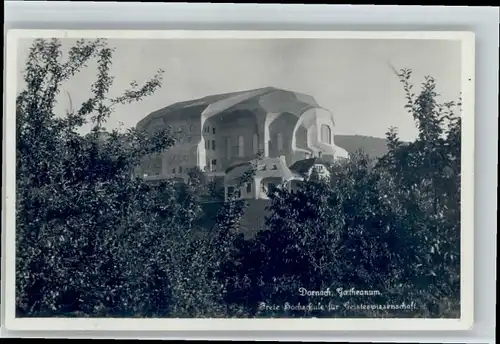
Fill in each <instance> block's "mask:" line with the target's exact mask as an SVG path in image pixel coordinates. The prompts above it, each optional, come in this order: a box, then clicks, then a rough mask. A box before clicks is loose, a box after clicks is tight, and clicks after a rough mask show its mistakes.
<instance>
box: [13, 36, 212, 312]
mask: <svg viewBox="0 0 500 344" xmlns="http://www.w3.org/2000/svg"><path fill="white" fill-rule="evenodd" d="M112 52H113V50H112V49H111V48H109V47H108V46H107V45H106V43H105V42H104V41H101V40H97V41H93V42H85V41H79V42H78V43H77V44H76V45H75V46H74V47H72V48H71V49H70V50H69V53H68V54H67V59H66V60H65V61H63V53H62V49H61V42H60V41H59V40H56V39H54V40H50V41H45V40H36V41H35V42H34V44H33V46H32V48H31V50H30V54H29V57H28V62H27V65H26V70H25V73H24V76H25V82H26V89H25V90H24V91H23V92H21V93H20V95H19V96H18V99H17V166H16V168H17V228H16V244H17V255H16V266H17V269H16V273H17V276H16V277H17V283H16V287H17V295H16V301H17V309H18V313H19V314H20V315H25V316H40V315H44V314H56V315H57V314H61V315H68V314H75V315H78V314H80V315H82V314H83V315H92V316H99V315H103V314H107V315H115V316H118V315H121V316H127V315H128V316H152V315H192V314H203V312H206V311H211V312H215V310H214V308H211V307H210V305H208V304H209V303H210V302H211V301H210V300H211V298H212V294H211V292H210V291H207V288H209V287H210V286H211V284H210V283H206V281H205V280H204V278H205V276H206V275H207V274H206V273H203V271H204V270H205V269H206V266H205V260H206V257H205V256H204V255H203V254H204V253H205V252H204V251H203V245H204V244H205V243H206V242H208V238H206V237H204V236H203V235H201V234H199V233H198V232H199V230H198V229H197V228H195V227H194V226H193V219H194V218H196V216H197V215H198V213H199V204H198V200H197V198H196V197H197V196H196V194H195V193H194V192H193V190H194V189H195V188H196V180H195V178H191V179H190V183H188V185H186V186H185V187H184V188H183V190H181V191H182V192H180V191H179V190H178V189H177V188H175V187H174V185H172V184H168V183H163V184H161V185H156V186H155V185H149V184H146V183H145V182H144V181H142V180H140V179H136V178H134V177H133V171H134V169H135V167H136V166H137V165H138V164H139V162H140V161H141V159H142V158H143V157H144V156H148V155H152V154H157V153H159V152H161V151H163V150H164V149H168V148H169V147H171V146H172V145H173V144H174V140H173V139H172V138H171V136H170V133H169V132H168V131H160V132H157V133H156V134H155V135H153V136H149V135H147V134H146V133H143V132H139V131H137V130H135V129H129V130H128V131H127V132H125V133H119V132H118V131H112V132H110V133H107V132H105V131H104V124H105V122H106V119H107V118H108V117H109V116H110V114H111V113H112V112H113V109H114V106H115V105H116V104H119V103H121V104H127V103H130V102H133V101H140V100H141V99H142V98H143V97H145V96H148V95H150V94H152V93H153V92H154V91H155V90H156V89H158V88H159V87H160V86H161V81H162V79H161V75H162V74H161V73H162V72H161V71H159V73H158V74H157V75H155V76H154V77H153V78H152V79H151V80H149V81H147V82H146V83H145V84H144V85H142V86H139V85H138V84H137V82H132V83H131V87H130V89H128V90H125V92H124V93H123V95H122V96H120V97H117V98H110V97H109V96H108V93H109V92H108V91H109V89H110V87H111V85H112V82H113V78H112V77H111V76H110V74H109V71H110V66H111V62H112ZM92 59H96V60H97V62H98V73H97V78H96V81H95V83H94V84H93V85H92V87H91V91H92V97H90V98H89V99H88V100H87V101H86V102H84V103H83V104H82V105H81V107H80V108H79V109H78V110H77V111H70V112H69V113H67V114H66V116H59V117H58V116H57V115H56V114H55V113H54V105H55V103H56V101H57V95H58V94H59V92H60V89H61V85H62V84H63V83H64V81H66V80H68V79H69V78H71V77H72V76H73V75H74V74H75V73H77V72H78V71H80V69H82V68H83V67H84V66H86V65H87V63H88V62H89V61H90V60H92ZM86 123H90V124H92V131H91V132H90V133H89V134H88V135H85V136H82V135H80V134H79V133H78V129H79V128H80V127H81V126H82V125H83V124H86ZM199 293H201V294H203V295H202V296H200V295H198V294H199ZM200 307H202V309H201V310H200V309H199V308H200ZM211 314H212V313H211Z"/></svg>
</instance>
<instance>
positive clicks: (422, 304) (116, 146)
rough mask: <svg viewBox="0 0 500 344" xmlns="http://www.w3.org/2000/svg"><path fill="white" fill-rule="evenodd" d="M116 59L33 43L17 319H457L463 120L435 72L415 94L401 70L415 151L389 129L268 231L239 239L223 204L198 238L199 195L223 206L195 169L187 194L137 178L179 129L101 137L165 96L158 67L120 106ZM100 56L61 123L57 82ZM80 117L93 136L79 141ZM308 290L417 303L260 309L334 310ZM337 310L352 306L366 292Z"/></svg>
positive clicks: (283, 201) (22, 130) (285, 209)
mask: <svg viewBox="0 0 500 344" xmlns="http://www.w3.org/2000/svg"><path fill="white" fill-rule="evenodd" d="M111 56H112V49H110V48H108V47H107V46H106V44H105V43H104V42H102V41H96V42H90V43H88V42H83V41H82V42H78V44H77V45H76V46H75V47H73V48H72V49H71V50H70V53H69V55H68V58H67V60H66V61H65V62H63V61H62V56H61V47H60V43H59V42H58V41H57V40H52V41H43V40H38V41H36V42H35V43H34V45H33V47H32V49H31V53H30V56H29V59H28V63H27V65H26V72H25V81H26V89H25V91H23V92H22V93H21V94H20V95H19V97H18V100H17V104H18V110H17V230H16V242H17V256H16V264H17V265H16V273H17V276H16V278H17V281H16V287H17V295H16V296H17V297H16V303H17V309H18V314H19V316H44V315H52V316H53V315H61V316H139V317H147V316H169V317H207V316H208V317H221V316H292V317H293V316H304V315H309V316H317V317H322V316H323V317H324V316H329V317H336V316H351V317H352V316H354V317H356V316H398V315H399V316H413V317H415V316H419V317H424V316H432V317H438V316H441V317H442V316H447V317H457V316H458V315H459V305H460V304H459V299H460V298H459V295H460V288H459V285H460V283H459V282H460V278H459V277H460V264H459V261H460V255H459V253H460V120H459V117H457V116H455V115H454V114H453V113H452V111H453V109H454V108H455V104H453V103H448V104H444V105H443V106H441V105H440V104H438V103H436V98H437V96H438V95H437V94H436V93H435V84H434V80H433V79H432V78H427V79H426V81H425V82H424V83H423V85H422V89H421V91H420V93H419V94H418V95H414V94H412V92H411V89H412V85H411V84H410V82H409V79H410V75H411V71H409V70H403V71H402V72H401V74H400V78H401V81H402V83H403V86H404V89H405V90H406V92H407V97H408V112H409V114H410V115H412V116H413V117H414V119H415V121H416V124H417V127H418V129H419V136H418V138H417V139H416V140H415V141H414V142H411V143H403V142H400V140H399V139H398V136H397V133H396V131H395V130H394V129H391V130H390V131H389V133H388V135H387V142H388V149H389V151H388V153H387V154H386V155H385V156H383V157H382V158H381V159H380V160H378V161H372V160H371V159H370V158H368V157H367V156H366V155H364V154H363V153H362V152H360V153H359V154H354V155H353V156H352V157H351V158H350V159H348V160H347V161H343V162H339V163H336V164H335V165H333V166H332V167H331V171H330V172H331V178H330V179H329V180H324V179H320V178H318V177H317V176H315V175H313V176H312V177H311V179H310V180H308V181H306V182H305V183H303V184H302V185H301V187H300V188H299V189H298V190H295V191H293V192H290V191H287V190H284V189H282V190H277V191H276V192H275V193H274V194H272V195H270V197H271V201H270V214H271V215H270V216H269V218H268V219H267V223H266V227H267V228H266V230H264V231H261V232H259V233H258V234H257V235H256V236H255V237H254V238H252V239H250V240H244V239H243V238H242V236H241V235H238V226H239V219H240V218H241V216H242V214H243V212H244V211H245V204H244V202H242V201H239V200H233V201H231V202H227V203H225V204H224V206H223V207H222V209H221V211H220V213H219V216H218V217H217V221H216V224H215V226H214V228H212V230H207V229H206V228H203V229H202V228H199V226H198V224H199V223H200V217H201V216H203V214H202V212H201V208H200V199H199V198H200V197H201V192H200V190H202V189H203V190H204V189H207V190H208V192H213V193H214V195H215V193H217V195H215V196H217V197H221V196H222V195H220V186H217V185H215V184H210V183H208V182H207V181H206V180H204V177H203V174H202V173H200V171H198V170H193V171H191V172H190V174H189V177H190V178H189V181H188V182H187V183H186V184H185V185H183V186H182V187H181V188H176V187H174V186H173V185H172V184H169V183H161V184H158V185H151V184H147V183H145V182H144V181H142V180H140V179H135V178H133V177H132V171H133V170H134V168H135V167H136V166H137V164H138V162H139V161H140V159H141V158H143V157H144V156H146V155H148V154H154V153H157V152H159V151H161V150H163V149H168V148H169V147H170V146H172V145H173V144H174V141H173V140H172V139H171V138H170V137H171V136H170V135H169V132H168V131H164V132H159V133H157V134H156V136H154V137H149V136H147V135H145V134H144V133H141V132H138V131H136V130H133V129H131V130H128V131H127V132H125V133H123V132H118V131H113V132H111V133H110V134H108V135H106V136H105V135H103V126H104V124H105V121H106V119H107V118H108V116H109V115H110V114H111V113H112V111H113V106H114V105H116V104H118V103H128V102H132V101H138V100H140V99H142V98H143V97H144V96H147V95H149V94H151V93H152V92H154V91H155V90H156V89H157V88H158V87H160V86H161V73H159V74H158V75H156V76H154V77H153V79H152V80H150V81H148V82H146V83H145V85H144V86H142V87H139V86H138V85H137V83H135V82H133V83H132V84H131V89H130V90H126V91H125V92H124V95H123V96H122V97H119V98H109V96H108V90H109V88H110V86H111V85H112V81H113V79H112V78H111V77H110V76H109V67H110V65H111ZM94 58H95V59H97V60H98V64H99V68H98V75H97V79H96V82H95V83H94V85H92V93H93V96H92V97H91V98H90V99H89V100H88V101H87V102H85V103H84V104H82V106H81V108H80V109H79V110H77V111H69V112H68V113H67V114H66V116H64V117H58V116H56V114H55V113H54V105H55V101H56V97H57V95H58V93H59V91H60V87H61V84H62V83H63V82H64V81H65V80H67V79H69V78H71V77H72V76H73V75H74V74H75V73H76V72H77V71H79V70H80V69H81V68H82V67H84V66H85V65H86V63H87V62H88V61H89V60H90V59H94ZM456 105H459V104H456ZM84 123H91V124H92V125H93V130H92V131H91V133H90V134H88V135H86V136H81V135H80V134H78V129H79V128H80V127H81V125H82V124H84ZM250 173H251V171H250ZM248 177H249V175H246V176H243V178H242V183H244V182H245V180H246V178H248ZM301 287H302V288H305V289H307V290H311V291H312V290H326V289H327V288H329V289H330V290H332V292H333V293H336V291H335V289H337V288H339V287H342V288H344V289H349V288H356V289H360V290H379V291H380V292H381V294H380V295H373V296H369V297H363V299H362V303H365V304H367V303H373V304H375V303H376V304H384V303H391V304H397V303H401V302H406V303H409V302H415V305H416V307H417V309H416V310H413V311H411V312H408V311H395V310H378V311H376V310H355V311H354V310H348V309H345V308H340V309H337V310H331V311H328V309H327V310H326V311H315V310H311V311H309V312H304V311H286V312H283V310H279V311H278V310H273V309H271V308H268V309H265V308H262V307H259V305H262V304H263V303H264V304H267V305H269V306H271V305H283V304H284V303H286V302H288V303H290V304H298V303H300V304H302V305H304V304H308V303H309V302H312V303H314V304H317V303H318V302H321V303H322V304H323V305H328V303H330V302H332V299H333V298H332V297H323V298H318V297H314V298H313V297H307V296H301V295H299V288H301ZM335 300H336V301H337V303H342V304H344V303H350V304H356V303H359V296H358V297H352V296H344V297H343V298H338V297H337V298H335Z"/></svg>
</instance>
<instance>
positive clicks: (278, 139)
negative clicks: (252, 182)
mask: <svg viewBox="0 0 500 344" xmlns="http://www.w3.org/2000/svg"><path fill="white" fill-rule="evenodd" d="M137 127H138V129H140V130H146V131H147V132H149V133H150V134H154V132H155V131H157V130H161V129H165V128H171V129H172V131H173V133H174V136H175V137H176V144H175V146H174V147H172V148H170V149H168V150H166V151H165V152H163V153H162V154H160V155H158V156H156V157H150V158H148V159H145V161H144V162H143V164H142V165H141V167H140V169H139V173H140V174H142V175H143V176H144V177H145V178H155V179H158V178H184V177H185V172H186V170H188V169H189V168H192V167H198V168H200V169H201V170H202V171H204V172H206V173H207V175H209V176H225V175H226V170H228V169H229V168H231V167H232V166H235V165H238V164H242V163H243V164H244V163H246V162H249V161H251V160H253V159H255V158H256V157H257V156H260V157H262V158H263V159H267V158H270V159H273V158H274V159H276V158H277V159H278V160H279V161H278V165H284V166H285V167H287V166H291V165H293V164H294V163H296V162H297V161H301V160H304V159H310V158H313V157H325V158H331V159H336V158H339V157H342V158H345V157H347V152H346V151H345V150H343V149H342V148H340V147H337V146H336V145H335V143H334V127H335V121H334V118H333V114H332V113H331V112H330V111H328V110H327V109H324V108H322V107H321V106H320V105H319V104H318V103H317V102H316V100H315V99H314V98H313V97H311V96H309V95H305V94H300V93H296V92H291V91H287V90H282V89H277V88H273V87H267V88H261V89H256V90H249V91H242V92H235V93H228V94H221V95H213V96H208V97H204V98H201V99H197V100H192V101H187V102H181V103H176V104H173V105H171V106H168V107H166V108H163V109H160V110H158V111H155V112H153V113H151V114H149V115H148V116H146V117H145V118H144V119H143V120H141V121H140V122H139V123H138V125H137ZM271 164H272V163H271ZM261 165H262V164H261ZM251 194H252V195H254V196H253V197H256V193H255V191H254V192H253V193H252V192H251Z"/></svg>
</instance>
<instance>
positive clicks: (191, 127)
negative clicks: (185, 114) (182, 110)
mask: <svg viewBox="0 0 500 344" xmlns="http://www.w3.org/2000/svg"><path fill="white" fill-rule="evenodd" d="M193 129H194V125H192V124H191V125H190V126H189V131H190V132H192V131H193Z"/></svg>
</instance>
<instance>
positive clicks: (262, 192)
mask: <svg viewBox="0 0 500 344" xmlns="http://www.w3.org/2000/svg"><path fill="white" fill-rule="evenodd" d="M282 183H283V179H282V178H277V177H273V178H264V179H262V180H261V181H260V188H259V192H258V199H267V198H269V197H268V196H267V193H268V190H270V187H271V186H274V187H277V186H279V185H281V184H282Z"/></svg>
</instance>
